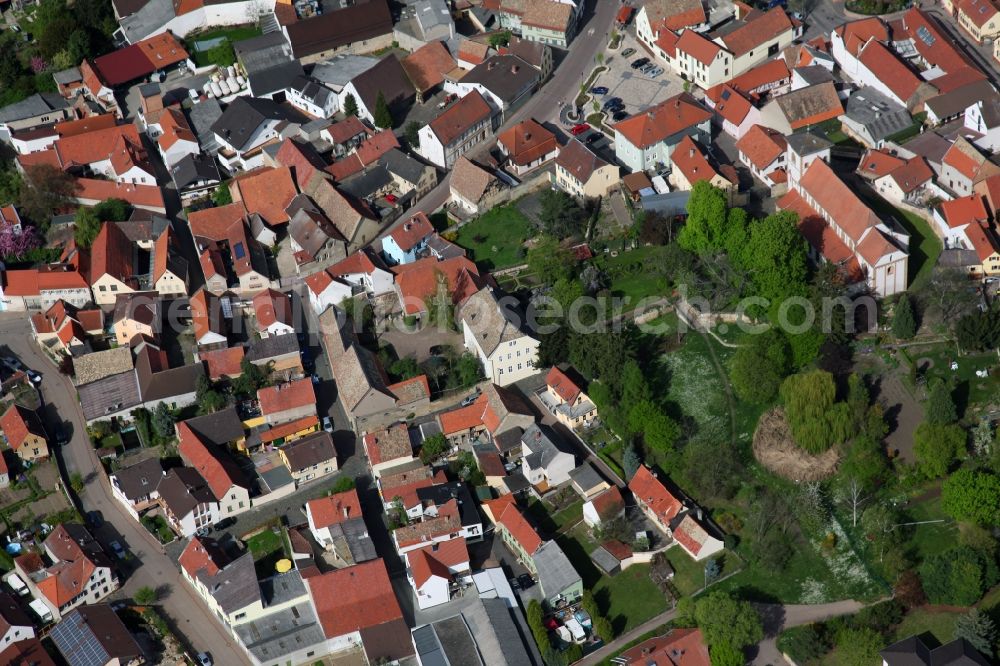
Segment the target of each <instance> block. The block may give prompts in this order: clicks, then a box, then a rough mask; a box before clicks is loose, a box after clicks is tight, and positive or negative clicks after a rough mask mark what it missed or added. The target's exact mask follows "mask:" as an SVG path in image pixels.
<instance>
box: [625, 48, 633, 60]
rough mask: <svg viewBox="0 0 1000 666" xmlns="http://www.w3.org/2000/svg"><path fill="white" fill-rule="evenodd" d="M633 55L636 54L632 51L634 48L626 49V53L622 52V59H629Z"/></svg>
mask: <svg viewBox="0 0 1000 666" xmlns="http://www.w3.org/2000/svg"><path fill="white" fill-rule="evenodd" d="M633 53H635V49H632V48H628V49H625V50H624V51H622V57H623V58H627V57H629V56H630V55H632V54H633Z"/></svg>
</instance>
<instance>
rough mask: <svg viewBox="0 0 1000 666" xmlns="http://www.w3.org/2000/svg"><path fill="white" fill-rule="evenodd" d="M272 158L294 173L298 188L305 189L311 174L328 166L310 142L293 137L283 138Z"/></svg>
mask: <svg viewBox="0 0 1000 666" xmlns="http://www.w3.org/2000/svg"><path fill="white" fill-rule="evenodd" d="M349 119H352V120H355V121H357V120H358V119H357V118H355V117H354V116H350V117H349ZM345 122H346V121H345ZM358 122H360V121H358ZM338 124H341V123H338ZM331 129H332V128H331ZM274 160H275V161H276V162H277V163H278V164H281V165H282V166H286V167H289V168H290V169H291V170H292V173H293V174H294V175H295V184H296V185H298V187H299V190H305V188H306V186H307V185H308V184H309V181H310V180H312V177H313V174H314V173H316V172H317V171H325V170H326V167H327V166H328V165H327V163H326V162H324V161H323V158H322V157H320V155H319V153H317V152H316V149H315V148H313V147H312V144H309V143H304V142H300V141H295V140H293V139H285V140H284V141H282V142H281V147H280V148H278V152H277V153H276V154H275V156H274Z"/></svg>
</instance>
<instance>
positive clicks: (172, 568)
mask: <svg viewBox="0 0 1000 666" xmlns="http://www.w3.org/2000/svg"><path fill="white" fill-rule="evenodd" d="M0 351H2V353H3V355H7V354H10V355H13V356H16V357H17V358H19V359H21V361H22V362H23V363H24V364H25V365H27V366H28V367H29V368H31V369H33V370H37V371H38V372H40V373H41V374H42V376H43V381H42V385H41V391H42V396H43V398H44V400H45V403H46V404H45V410H46V413H45V417H46V418H45V422H46V426H48V427H51V425H52V424H54V423H57V422H60V423H62V424H63V429H64V430H65V432H66V434H67V435H68V436H69V437H70V439H69V443H68V444H66V445H64V446H63V447H61V448H60V449H57V450H56V452H55V453H56V457H57V461H58V462H59V464H61V465H65V466H66V469H67V470H68V471H69V472H70V473H73V472H79V473H80V474H81V476H83V478H84V489H83V492H81V493H80V502H81V503H82V505H83V509H84V511H88V512H89V511H100V512H101V514H102V516H103V518H104V520H105V521H106V522H105V523H104V525H102V527H101V528H100V529H99V530H97V531H96V536H97V538H98V539H99V540H100V541H101V542H102V543H104V544H105V545H107V544H108V543H109V542H110V541H112V540H115V539H117V540H119V541H120V542H121V543H122V544H124V545H125V547H126V549H127V550H128V551H129V552H130V553H131V554H132V556H133V558H134V560H133V562H134V561H135V560H137V561H138V563H139V566H137V567H132V569H133V570H132V571H131V574H130V575H127V576H123V579H124V580H123V583H122V591H121V592H119V593H118V595H117V596H126V597H127V596H130V595H131V594H132V593H134V592H135V590H137V589H139V588H140V587H144V586H149V587H153V588H156V589H157V590H159V591H160V593H161V598H160V601H159V606H160V608H161V610H162V612H163V614H164V615H165V616H166V617H167V620H168V622H170V623H171V624H172V625H173V627H174V628H175V629H176V630H177V632H178V633H179V634H180V636H179V637H180V638H181V640H184V641H186V643H187V645H188V646H189V647H190V648H192V649H193V650H194V651H195V652H202V651H205V652H209V653H211V655H212V657H213V659H214V660H215V663H216V664H219V665H220V666H238V665H242V664H247V663H249V662H248V660H246V659H245V658H244V657H243V655H242V650H241V649H240V648H239V647H238V646H237V645H236V644H235V642H234V640H233V639H232V637H231V635H230V634H229V633H228V631H227V630H225V629H224V628H223V626H222V624H221V622H220V621H219V620H218V619H216V618H215V617H214V616H213V615H212V614H211V613H210V612H209V611H208V609H207V607H206V606H205V602H204V601H202V600H201V598H200V597H199V596H198V595H197V594H195V593H194V591H193V590H192V589H191V588H190V586H189V585H188V584H187V583H186V582H185V581H184V579H183V578H182V576H181V573H180V570H179V569H178V568H177V563H176V562H175V561H173V560H172V559H171V558H169V557H168V556H167V555H166V554H165V553H164V551H163V548H162V547H161V546H160V544H159V543H158V542H157V541H156V539H154V538H153V535H151V534H150V533H149V532H147V531H146V529H145V528H143V527H142V526H141V525H140V524H139V523H137V522H136V521H135V520H133V519H132V517H131V516H130V515H129V514H128V513H127V512H126V511H125V509H124V507H122V506H121V504H119V503H118V502H117V501H116V500H115V499H114V498H113V497H112V495H111V487H110V485H109V483H108V478H107V475H106V474H105V473H104V471H103V469H102V467H101V465H100V462H99V461H98V459H97V455H96V453H95V451H94V448H93V446H91V444H90V441H89V440H88V438H87V434H86V432H87V431H86V427H85V423H86V421H85V420H84V417H83V413H82V411H81V410H80V404H79V402H78V401H77V399H76V388H75V387H74V386H73V384H72V382H71V381H70V380H69V378H68V377H65V376H64V375H61V374H59V372H58V370H57V369H56V368H55V366H54V365H52V363H51V362H49V360H48V358H47V357H45V356H44V355H43V354H42V352H41V351H40V350H38V349H37V347H35V343H34V340H33V337H32V334H31V327H30V324H29V323H28V319H27V316H26V315H25V314H22V313H4V314H0Z"/></svg>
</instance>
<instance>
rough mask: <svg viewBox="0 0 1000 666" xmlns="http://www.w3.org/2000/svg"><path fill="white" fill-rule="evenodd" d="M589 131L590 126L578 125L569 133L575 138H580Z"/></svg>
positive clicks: (585, 124)
mask: <svg viewBox="0 0 1000 666" xmlns="http://www.w3.org/2000/svg"><path fill="white" fill-rule="evenodd" d="M588 130H590V125H588V124H587V123H579V124H578V125H573V128H572V129H571V130H570V131H569V133H570V134H572V135H573V136H580V135H581V134H583V133H584V132H586V131H588Z"/></svg>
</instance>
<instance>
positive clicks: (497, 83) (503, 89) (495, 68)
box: [462, 55, 538, 104]
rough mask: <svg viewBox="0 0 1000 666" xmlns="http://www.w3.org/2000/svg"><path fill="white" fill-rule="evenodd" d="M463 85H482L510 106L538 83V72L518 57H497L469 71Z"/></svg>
mask: <svg viewBox="0 0 1000 666" xmlns="http://www.w3.org/2000/svg"><path fill="white" fill-rule="evenodd" d="M515 68H516V69H517V71H516V72H515V71H514V70H515ZM462 83H478V84H481V85H482V86H483V87H484V88H486V89H487V90H489V91H490V92H491V93H493V94H494V95H496V96H497V97H499V98H500V99H502V100H503V101H504V102H505V103H506V104H510V103H511V102H513V101H514V100H515V99H517V96H518V95H519V94H520V93H521V92H522V91H523V90H524V89H525V88H527V87H529V86H532V85H534V84H536V83H538V70H536V69H535V68H534V67H532V66H531V65H529V64H528V63H526V62H525V61H523V60H521V59H520V58H518V57H517V56H514V55H495V56H493V57H492V58H489V59H488V60H487V61H486V62H484V63H481V64H479V65H476V66H475V67H473V68H472V69H471V70H469V73H468V74H466V75H465V76H464V77H462Z"/></svg>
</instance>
